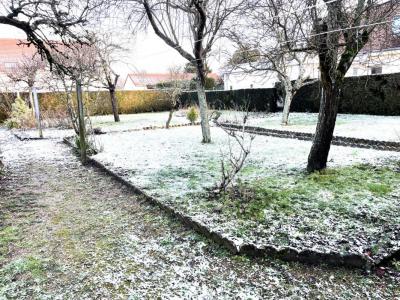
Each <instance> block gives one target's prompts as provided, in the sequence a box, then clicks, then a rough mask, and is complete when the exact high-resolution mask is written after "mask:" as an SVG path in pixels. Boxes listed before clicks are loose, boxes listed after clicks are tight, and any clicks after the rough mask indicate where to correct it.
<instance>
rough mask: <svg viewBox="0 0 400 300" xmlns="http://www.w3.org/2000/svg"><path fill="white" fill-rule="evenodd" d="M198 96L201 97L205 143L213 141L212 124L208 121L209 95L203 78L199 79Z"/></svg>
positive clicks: (202, 127) (202, 129)
mask: <svg viewBox="0 0 400 300" xmlns="http://www.w3.org/2000/svg"><path fill="white" fill-rule="evenodd" d="M197 96H198V99H199V108H200V118H201V131H202V134H203V143H211V133H210V124H209V122H208V107H207V97H206V91H205V88H204V84H203V83H202V81H201V79H199V78H198V79H197Z"/></svg>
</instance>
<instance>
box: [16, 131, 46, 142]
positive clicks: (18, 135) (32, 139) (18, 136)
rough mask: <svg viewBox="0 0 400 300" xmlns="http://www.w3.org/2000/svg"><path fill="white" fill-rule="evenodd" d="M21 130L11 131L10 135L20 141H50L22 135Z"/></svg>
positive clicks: (44, 138)
mask: <svg viewBox="0 0 400 300" xmlns="http://www.w3.org/2000/svg"><path fill="white" fill-rule="evenodd" d="M22 132H23V131H22V130H19V131H16V130H11V133H12V134H13V135H14V136H15V137H16V138H17V139H19V140H20V141H22V142H23V141H36V140H50V139H51V138H46V137H31V136H27V135H24V134H22Z"/></svg>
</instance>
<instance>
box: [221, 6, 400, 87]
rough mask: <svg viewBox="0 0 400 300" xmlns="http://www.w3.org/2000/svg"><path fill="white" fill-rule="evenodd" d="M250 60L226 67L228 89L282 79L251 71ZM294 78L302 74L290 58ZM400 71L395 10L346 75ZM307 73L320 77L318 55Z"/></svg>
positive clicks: (399, 18) (398, 21)
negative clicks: (247, 62) (233, 66)
mask: <svg viewBox="0 0 400 300" xmlns="http://www.w3.org/2000/svg"><path fill="white" fill-rule="evenodd" d="M250 70H251V68H250V66H249V65H248V64H242V65H239V66H236V67H235V68H234V69H232V68H230V69H225V70H223V72H222V77H223V80H224V89H225V90H230V89H233V90H236V89H249V88H273V87H274V86H275V84H276V82H278V78H277V75H276V73H275V72H272V71H256V72H250ZM288 70H289V74H290V78H291V79H292V80H295V79H296V78H297V77H298V74H299V67H298V65H297V63H296V62H294V61H293V62H288ZM398 72H400V11H398V12H395V13H394V14H393V15H392V16H391V18H390V19H389V22H388V23H387V24H384V25H379V26H378V27H377V28H376V29H375V30H374V32H373V33H372V34H371V37H370V42H369V43H368V44H367V45H366V46H365V47H364V48H363V49H362V50H361V51H360V53H359V54H358V56H357V57H356V58H355V60H354V62H353V64H352V66H351V67H350V69H349V70H348V72H347V74H346V77H352V76H365V75H378V74H390V73H398ZM305 75H306V77H308V78H310V79H318V78H319V61H318V57H317V56H313V57H310V58H309V59H308V60H307V62H306V65H305Z"/></svg>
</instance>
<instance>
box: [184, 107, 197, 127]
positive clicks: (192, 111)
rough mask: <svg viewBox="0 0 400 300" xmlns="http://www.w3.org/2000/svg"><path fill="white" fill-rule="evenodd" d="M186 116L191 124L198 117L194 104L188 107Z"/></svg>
mask: <svg viewBox="0 0 400 300" xmlns="http://www.w3.org/2000/svg"><path fill="white" fill-rule="evenodd" d="M186 118H187V119H188V120H189V121H190V123H191V124H192V125H193V124H194V123H195V122H196V121H197V119H198V118H199V113H198V111H197V108H196V107H195V106H192V107H190V108H189V110H188V111H187V113H186Z"/></svg>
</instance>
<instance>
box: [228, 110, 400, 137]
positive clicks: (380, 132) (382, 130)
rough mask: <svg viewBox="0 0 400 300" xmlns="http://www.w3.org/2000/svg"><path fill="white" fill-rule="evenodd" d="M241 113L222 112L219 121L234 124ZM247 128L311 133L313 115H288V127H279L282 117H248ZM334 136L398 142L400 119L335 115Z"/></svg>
mask: <svg viewBox="0 0 400 300" xmlns="http://www.w3.org/2000/svg"><path fill="white" fill-rule="evenodd" d="M241 114H242V113H241V112H235V111H223V113H222V116H221V119H220V121H235V120H237V119H238V118H239V120H240V115H241ZM251 116H252V117H251V118H250V119H249V123H248V125H249V126H257V127H262V128H268V129H279V130H288V131H297V132H306V133H314V132H315V128H316V126H317V121H318V114H317V113H291V114H290V116H289V125H287V126H283V125H282V124H281V118H282V113H271V114H265V113H251ZM334 135H336V136H344V137H353V138H363V139H371V140H380V141H392V142H396V141H400V116H371V115H348V114H338V116H337V121H336V127H335V132H334Z"/></svg>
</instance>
